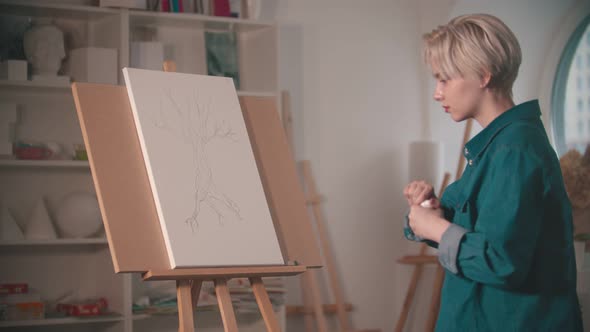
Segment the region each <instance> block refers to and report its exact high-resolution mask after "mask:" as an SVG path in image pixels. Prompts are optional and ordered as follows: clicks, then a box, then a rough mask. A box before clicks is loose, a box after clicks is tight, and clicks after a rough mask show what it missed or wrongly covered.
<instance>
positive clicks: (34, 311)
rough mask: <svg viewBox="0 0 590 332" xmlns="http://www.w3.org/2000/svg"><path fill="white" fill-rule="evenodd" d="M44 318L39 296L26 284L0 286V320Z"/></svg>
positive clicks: (43, 306)
mask: <svg viewBox="0 0 590 332" xmlns="http://www.w3.org/2000/svg"><path fill="white" fill-rule="evenodd" d="M43 318H45V305H44V303H43V302H41V295H39V293H38V292H36V291H33V290H30V289H29V285H28V284H26V283H16V284H0V320H29V319H43Z"/></svg>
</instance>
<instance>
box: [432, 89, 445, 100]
mask: <svg viewBox="0 0 590 332" xmlns="http://www.w3.org/2000/svg"><path fill="white" fill-rule="evenodd" d="M432 97H433V98H434V100H436V101H441V100H443V95H442V92H441V91H440V89H438V88H437V89H434V95H433V96H432Z"/></svg>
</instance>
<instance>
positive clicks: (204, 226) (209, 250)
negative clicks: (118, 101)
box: [123, 68, 284, 268]
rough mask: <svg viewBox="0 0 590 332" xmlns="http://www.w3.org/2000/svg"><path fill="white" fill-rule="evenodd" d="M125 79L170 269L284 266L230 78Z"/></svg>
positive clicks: (152, 75) (158, 75) (156, 75)
mask: <svg viewBox="0 0 590 332" xmlns="http://www.w3.org/2000/svg"><path fill="white" fill-rule="evenodd" d="M123 74H124V77H125V83H126V85H127V91H128V94H129V99H130V102H131V107H132V109H133V115H134V118H135V124H136V128H137V132H138V136H139V141H140V143H141V149H142V151H143V155H144V159H145V162H146V169H147V172H148V176H149V180H150V184H151V187H152V193H153V195H154V201H155V205H156V208H157V211H158V217H159V219H160V224H161V226H162V234H163V235H164V240H165V242H166V247H167V249H168V257H169V259H170V264H171V267H172V268H178V267H202V266H240V265H242V266H243V265H282V264H284V261H283V257H282V254H281V250H280V247H279V243H278V239H277V236H276V233H275V230H274V225H273V223H272V219H271V215H270V212H269V208H268V204H267V201H266V198H265V195H264V190H263V187H262V183H261V179H260V175H259V173H258V169H257V167H256V161H255V159H254V154H253V151H252V147H251V145H250V141H249V138H248V133H247V131H246V126H245V123H244V118H243V115H242V112H241V109H240V104H239V101H238V96H237V93H236V91H235V87H234V85H233V81H232V79H231V78H223V77H213V76H205V75H192V74H182V73H165V72H161V71H151V70H143V69H132V68H124V69H123ZM137 232H138V236H141V230H137ZM130 240H131V239H130Z"/></svg>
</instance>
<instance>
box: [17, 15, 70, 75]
mask: <svg viewBox="0 0 590 332" xmlns="http://www.w3.org/2000/svg"><path fill="white" fill-rule="evenodd" d="M23 46H24V50H25V56H26V57H27V60H28V61H29V62H30V63H31V65H32V67H33V74H34V75H38V76H42V77H52V76H57V72H58V71H59V69H60V67H61V62H62V60H63V59H64V58H65V57H66V52H65V47H64V36H63V32H62V31H61V30H60V29H59V28H57V27H56V26H55V25H53V24H52V23H51V21H50V20H47V19H38V20H37V21H35V22H33V25H32V26H31V28H29V29H28V30H27V31H26V32H25V34H24V36H23Z"/></svg>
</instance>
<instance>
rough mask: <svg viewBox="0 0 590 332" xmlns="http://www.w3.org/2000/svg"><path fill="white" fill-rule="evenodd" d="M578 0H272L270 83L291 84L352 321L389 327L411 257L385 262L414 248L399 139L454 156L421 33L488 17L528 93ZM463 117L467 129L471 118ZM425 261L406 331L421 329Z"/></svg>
mask: <svg viewBox="0 0 590 332" xmlns="http://www.w3.org/2000/svg"><path fill="white" fill-rule="evenodd" d="M580 2H582V0H562V1H555V0H495V1H489V0H456V1H455V0H444V1H441V0H420V1H416V2H414V1H411V0H395V1H392V0H372V1H354V0H340V1H339V0H322V1H313V0H282V1H279V2H278V5H277V8H276V10H277V18H278V21H279V23H280V24H281V34H280V36H281V41H280V42H281V46H280V49H281V54H280V59H281V62H280V71H281V73H280V75H281V86H282V88H284V89H288V90H289V91H290V92H291V94H292V110H293V113H294V126H295V141H296V155H297V157H298V159H309V160H311V162H312V167H313V171H314V174H315V177H316V181H317V185H318V187H319V190H320V191H321V193H322V194H323V195H325V197H326V201H325V203H324V204H323V211H324V214H325V216H326V219H327V222H328V231H329V235H330V237H331V240H332V247H333V249H334V251H335V254H336V259H337V263H338V266H337V268H338V270H339V271H340V273H341V279H342V281H343V284H344V285H343V286H344V292H345V296H346V298H347V300H348V301H350V302H352V303H353V304H354V305H355V307H356V310H355V312H354V314H353V321H354V325H355V327H357V328H371V327H372V328H381V329H383V330H384V331H387V330H392V329H393V326H394V324H395V322H396V319H397V315H398V313H399V311H400V308H401V303H402V301H403V296H404V294H405V290H406V288H407V285H408V283H409V275H410V273H411V268H409V267H406V266H398V265H397V264H395V263H394V261H395V259H396V258H397V257H399V256H401V255H403V254H406V253H409V252H416V251H417V247H416V246H415V245H413V244H409V243H408V242H407V241H405V240H403V236H402V233H401V222H402V221H401V216H402V215H403V214H404V213H405V210H406V207H405V203H404V200H403V197H402V195H401V190H402V188H403V186H404V185H405V183H406V181H407V179H406V177H407V144H408V143H409V142H410V141H412V140H416V139H433V140H437V141H441V142H443V144H444V146H445V151H446V158H445V163H444V165H445V170H446V171H450V172H451V173H452V174H454V173H455V168H456V165H457V160H458V158H459V151H460V146H459V145H460V143H461V139H462V135H463V128H464V125H463V124H456V123H453V122H452V120H450V119H449V118H448V116H446V115H445V113H444V112H443V111H442V109H441V108H440V106H439V105H437V104H435V103H434V102H433V101H432V97H431V96H432V89H433V84H432V82H433V80H432V79H431V78H430V74H429V73H428V72H427V71H426V70H425V67H424V66H423V65H422V62H421V58H420V46H421V41H420V37H421V35H422V34H423V33H424V32H427V31H430V30H431V29H432V28H435V27H436V26H437V25H440V24H444V23H446V22H447V21H448V20H449V19H450V18H451V17H454V16H456V15H459V14H464V13H473V12H486V13H490V14H493V15H497V16H498V17H500V18H501V19H502V20H504V21H505V22H506V23H507V24H508V25H509V26H510V27H511V28H512V29H513V31H514V32H515V34H516V36H517V37H518V39H519V40H520V42H521V46H522V49H523V65H522V67H521V71H520V75H519V78H518V80H517V82H516V84H515V91H514V94H515V102H517V103H519V102H523V101H526V100H528V99H532V98H538V97H539V94H540V91H541V90H542V86H543V82H542V81H541V78H543V79H545V76H547V75H544V74H543V72H544V71H545V67H546V64H547V63H548V62H547V59H546V58H547V53H548V50H549V49H550V48H551V45H552V42H553V40H552V39H553V38H554V37H555V36H556V35H559V29H560V27H561V26H563V24H564V23H563V20H564V19H565V17H567V14H568V12H569V11H571V9H572V8H573V6H574V5H575V4H576V3H580ZM549 63H551V62H549ZM549 76H550V75H549ZM543 111H544V112H548V110H543ZM474 129H475V130H474V133H475V132H478V131H479V126H478V125H477V124H475V125H474ZM431 272H432V270H427V277H426V278H425V280H424V283H423V284H422V287H421V289H420V291H419V293H418V299H417V301H418V303H417V307H415V308H414V309H413V310H412V313H411V317H410V318H411V320H410V322H408V325H409V327H408V329H407V330H408V331H409V330H411V331H422V330H423V324H424V321H425V316H426V312H427V310H428V304H429V303H428V302H429V296H430V293H429V292H430V288H429V286H430V285H431V284H432V277H431V275H428V274H431ZM289 287H290V293H289V298H288V301H289V303H300V296H299V295H300V289H299V284H298V281H297V280H296V279H295V278H292V279H290V280H289ZM289 330H290V331H302V330H303V328H302V325H301V322H300V321H296V320H293V319H290V320H289Z"/></svg>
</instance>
